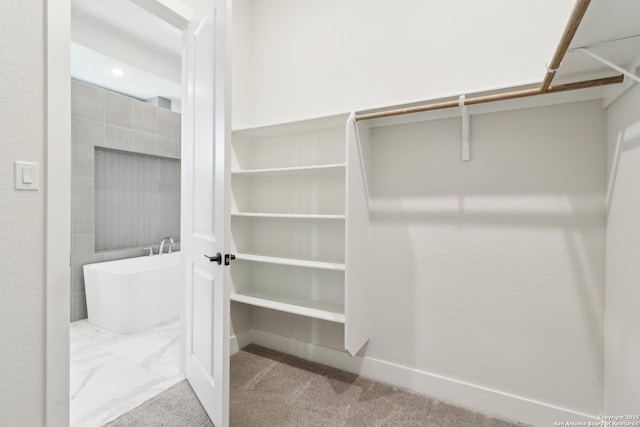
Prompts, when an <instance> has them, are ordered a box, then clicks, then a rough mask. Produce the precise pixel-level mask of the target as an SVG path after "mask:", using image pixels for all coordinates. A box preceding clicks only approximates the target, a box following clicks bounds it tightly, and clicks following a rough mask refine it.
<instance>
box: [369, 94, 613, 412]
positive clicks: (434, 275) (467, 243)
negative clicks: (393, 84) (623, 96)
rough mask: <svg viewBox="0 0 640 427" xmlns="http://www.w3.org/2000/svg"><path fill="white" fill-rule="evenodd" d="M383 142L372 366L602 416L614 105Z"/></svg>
mask: <svg viewBox="0 0 640 427" xmlns="http://www.w3.org/2000/svg"><path fill="white" fill-rule="evenodd" d="M471 129H472V130H471V141H472V146H471V150H472V151H471V158H472V160H471V162H469V163H463V162H461V161H460V143H459V140H460V120H459V119H449V120H442V121H434V122H427V123H420V124H413V125H405V126H395V127H386V128H378V129H373V130H372V133H371V135H372V147H373V148H372V171H373V182H372V187H371V188H372V193H373V194H372V213H373V217H372V222H373V226H372V227H373V228H372V242H373V251H374V252H373V254H372V258H373V259H377V260H381V262H380V263H375V264H374V265H373V266H372V277H374V278H375V279H374V280H373V283H372V289H371V292H372V294H373V299H372V305H371V309H372V310H371V315H372V321H373V324H372V327H371V330H372V331H373V333H372V336H371V341H370V343H369V348H368V352H367V355H368V356H370V357H374V358H379V359H382V360H387V361H392V362H395V363H398V364H401V365H405V366H411V367H415V368H417V369H421V370H425V371H428V372H432V373H436V374H440V375H444V376H446V377H449V378H455V379H460V380H462V381H466V382H469V383H472V384H477V385H481V386H484V387H488V388H492V389H495V390H500V391H503V392H507V393H511V394H514V395H517V396H521V397H525V398H529V399H534V400H537V401H541V402H545V403H549V404H552V405H556V406H560V407H563V408H568V409H572V410H576V411H579V412H585V413H591V414H598V413H600V412H601V409H602V380H603V379H602V377H603V372H602V364H603V304H604V295H603V293H604V249H605V247H604V238H605V219H604V209H603V201H604V185H605V167H606V163H605V153H606V151H605V150H606V147H605V143H604V139H605V127H604V114H603V112H602V108H601V105H600V103H599V102H598V101H590V102H582V103H575V104H566V105H558V106H552V107H543V108H534V109H527V110H519V111H512V112H504V113H495V114H488V115H480V116H473V117H472V120H471Z"/></svg>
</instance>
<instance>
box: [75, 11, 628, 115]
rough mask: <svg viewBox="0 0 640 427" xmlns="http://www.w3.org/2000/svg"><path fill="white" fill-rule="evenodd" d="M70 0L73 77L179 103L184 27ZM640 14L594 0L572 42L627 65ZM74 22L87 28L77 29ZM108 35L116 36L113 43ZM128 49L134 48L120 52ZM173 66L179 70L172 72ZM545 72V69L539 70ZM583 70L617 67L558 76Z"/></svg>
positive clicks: (579, 58) (584, 64)
mask: <svg viewBox="0 0 640 427" xmlns="http://www.w3.org/2000/svg"><path fill="white" fill-rule="evenodd" d="M71 4H72V12H73V13H72V40H73V43H72V49H71V73H72V76H73V77H75V78H78V79H80V80H84V81H88V82H90V83H94V84H97V85H99V86H102V87H106V88H108V89H111V90H114V91H117V92H121V93H126V94H129V95H131V96H134V97H136V98H139V99H149V98H153V97H156V96H162V97H166V98H169V99H172V100H174V101H176V102H178V103H179V100H180V96H181V88H180V78H179V73H180V55H181V49H182V32H181V31H180V30H179V29H177V28H175V27H173V26H172V25H170V24H168V23H166V22H164V21H162V20H161V19H159V18H158V17H156V16H154V15H152V14H150V13H149V12H147V11H145V10H144V9H142V8H141V7H139V6H138V5H136V4H134V3H133V2H131V1H130V0H71ZM639 16H640V1H638V0H592V1H591V4H590V5H589V8H588V10H587V13H586V15H585V17H584V19H583V21H582V24H581V25H580V27H579V29H578V31H577V33H576V36H575V37H574V40H573V42H572V44H571V47H570V48H578V47H589V49H590V50H591V51H592V52H594V53H596V54H598V55H600V56H602V57H604V58H606V59H608V60H610V61H612V62H614V63H615V64H618V65H620V66H627V65H629V64H630V63H631V62H632V61H634V60H636V59H637V58H638V55H639V54H640V21H639V20H638V17H639ZM74 26H75V27H77V28H80V27H83V28H84V30H83V31H80V30H78V31H76V32H75V33H74V31H73V29H74ZM87 29H90V30H87ZM91 31H94V32H95V33H96V34H95V35H94V37H93V42H92V41H91V39H92V37H91V34H88V33H90V32H91ZM100 32H101V33H100ZM74 34H76V36H75V37H74ZM636 36H638V37H636ZM109 38H113V39H114V40H115V41H113V42H112V43H111V45H110V46H109V45H108V43H109V40H107V39H109ZM618 39H621V40H618ZM95 40H100V43H96V42H95ZM612 40H618V41H612ZM126 44H128V45H127V46H128V47H127V46H125V45H126ZM123 46H125V47H123ZM129 47H130V48H131V49H129ZM136 49H137V51H136ZM125 50H129V51H130V52H128V53H129V54H128V55H121V54H120V53H121V52H123V51H125ZM136 52H138V54H136ZM140 52H142V53H144V55H141V54H139V53H140ZM152 57H154V58H156V59H157V60H156V61H154V60H153V58H152ZM114 67H119V68H122V69H123V70H125V72H126V74H125V75H124V76H122V77H116V76H114V75H113V74H112V73H111V70H112V69H113V68H114ZM168 68H175V70H177V71H175V72H173V73H171V72H169V71H168V70H167V69H168ZM543 74H544V70H543V69H541V72H540V75H541V76H542V75H543ZM579 74H585V75H586V74H589V75H591V74H603V75H612V74H616V72H615V71H613V70H611V69H609V68H607V67H606V66H605V65H603V64H601V63H600V62H598V61H596V60H595V59H593V58H591V57H589V56H587V55H585V54H584V53H581V52H577V51H576V52H571V51H570V52H569V53H567V55H566V56H565V59H564V61H563V63H562V66H561V67H560V70H559V71H558V77H559V78H560V79H562V78H567V79H571V78H572V77H573V76H576V75H579ZM176 76H178V77H176Z"/></svg>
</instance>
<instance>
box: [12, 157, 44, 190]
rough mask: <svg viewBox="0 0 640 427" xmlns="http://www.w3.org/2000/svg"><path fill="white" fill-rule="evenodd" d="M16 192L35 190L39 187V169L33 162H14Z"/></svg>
mask: <svg viewBox="0 0 640 427" xmlns="http://www.w3.org/2000/svg"><path fill="white" fill-rule="evenodd" d="M15 171H16V173H15V185H16V190H37V189H38V188H39V187H40V167H39V165H38V164H37V163H33V162H18V161H17V162H16V167H15Z"/></svg>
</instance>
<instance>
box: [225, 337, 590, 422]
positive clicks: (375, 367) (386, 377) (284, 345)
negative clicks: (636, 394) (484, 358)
mask: <svg viewBox="0 0 640 427" xmlns="http://www.w3.org/2000/svg"><path fill="white" fill-rule="evenodd" d="M232 339H234V340H235V345H236V348H243V347H245V346H246V345H249V344H252V343H253V344H257V345H260V346H262V347H266V348H270V349H272V350H277V351H281V352H283V353H287V354H291V355H294V356H297V357H300V358H302V359H307V360H311V361H313V362H317V363H321V364H323V365H328V366H332V367H334V368H337V369H342V370H344V371H347V372H351V373H354V374H358V375H362V376H363V377H367V378H370V379H373V380H376V381H381V382H384V383H387V384H391V385H394V386H396V387H401V388H404V389H408V390H411V391H414V392H417V393H421V394H426V395H429V396H432V397H435V398H437V399H439V400H443V401H447V402H450V403H453V404H456V405H459V406H464V407H467V408H470V409H473V410H476V411H479V412H482V413H484V414H487V415H491V416H495V417H499V418H504V419H508V420H513V421H520V422H524V423H527V424H532V425H534V426H536V427H549V426H553V425H554V421H597V418H596V417H595V416H593V415H589V414H584V413H580V412H576V411H572V410H570V409H566V408H561V407H557V406H554V405H550V404H547V403H543V402H538V401H535V400H531V399H527V398H524V397H521V396H516V395H512V394H509V393H504V392H501V391H497V390H492V389H490V388H486V387H481V386H477V385H474V384H469V383H466V382H463V381H458V380H454V379H451V378H447V377H443V376H441V375H436V374H432V373H429V372H425V371H420V370H418V369H413V368H409V367H406V366H401V365H398V364H395V363H391V362H386V361H384V360H379V359H374V358H371V357H367V356H364V357H362V356H355V357H351V356H350V355H349V354H348V353H347V352H346V351H340V350H336V349H332V348H328V347H322V346H319V345H315V344H311V343H307V342H303V341H298V340H296V339H293V338H289V337H283V336H280V335H275V334H272V333H269V332H264V331H260V330H257V329H252V330H249V331H246V332H244V333H242V334H239V336H237V337H233V338H232ZM232 349H233V346H232Z"/></svg>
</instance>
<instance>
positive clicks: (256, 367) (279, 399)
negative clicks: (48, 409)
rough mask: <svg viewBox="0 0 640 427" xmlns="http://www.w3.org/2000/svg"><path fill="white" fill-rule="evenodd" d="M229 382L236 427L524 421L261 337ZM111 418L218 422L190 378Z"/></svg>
mask: <svg viewBox="0 0 640 427" xmlns="http://www.w3.org/2000/svg"><path fill="white" fill-rule="evenodd" d="M230 388H231V397H230V411H231V412H230V424H231V425H232V426H234V427H263V426H264V427H280V426H282V427H302V426H305V427H306V426H318V427H320V426H322V427H333V426H336V427H337V426H345V427H346V426H363V427H365V426H366V427H374V426H416V427H417V426H420V427H442V426H455V427H515V426H523V425H524V424H519V423H514V422H508V421H504V420H500V419H497V418H492V417H488V416H485V415H483V414H480V413H478V412H474V411H470V410H468V409H464V408H461V407H458V406H454V405H450V404H448V403H444V402H440V401H438V400H435V399H432V398H429V397H426V396H422V395H418V394H414V393H410V392H408V391H405V390H402V389H398V388H395V387H393V386H390V385H387V384H382V383H379V382H375V381H371V380H368V379H365V378H362V377H359V376H357V375H354V374H350V373H347V372H344V371H339V370H337V369H334V368H330V367H327V366H323V365H319V364H317V363H312V362H308V361H306V360H303V359H299V358H297V357H293V356H289V355H286V354H283V353H279V352H276V351H272V350H267V349H265V348H262V347H258V346H255V345H250V346H248V347H246V348H244V349H243V350H242V351H240V352H239V353H237V354H235V355H233V356H232V357H231V387H230ZM107 425H108V426H109V427H129V426H136V427H147V426H148V427H152V426H153V427H191V426H193V427H208V426H211V425H212V424H211V423H210V421H209V420H208V419H207V418H206V416H205V413H204V409H202V406H201V405H200V403H199V402H198V399H197V398H196V397H195V395H194V394H193V391H192V390H191V387H189V384H188V383H187V382H186V381H183V382H181V383H179V384H177V385H175V386H174V387H172V388H171V389H169V390H167V391H165V392H163V393H161V394H160V395H158V396H156V397H155V398H153V399H151V400H149V401H147V402H145V403H144V404H142V405H140V406H138V407H137V408H135V409H133V410H132V411H130V412H128V413H127V414H124V415H122V416H121V417H119V418H117V419H116V420H115V421H113V422H111V423H109V424H107Z"/></svg>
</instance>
